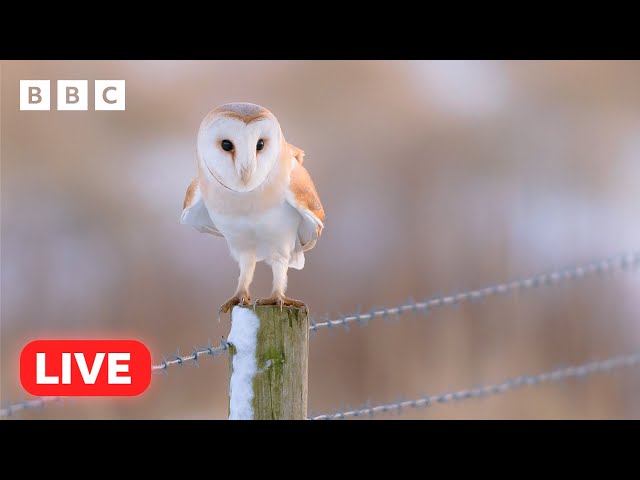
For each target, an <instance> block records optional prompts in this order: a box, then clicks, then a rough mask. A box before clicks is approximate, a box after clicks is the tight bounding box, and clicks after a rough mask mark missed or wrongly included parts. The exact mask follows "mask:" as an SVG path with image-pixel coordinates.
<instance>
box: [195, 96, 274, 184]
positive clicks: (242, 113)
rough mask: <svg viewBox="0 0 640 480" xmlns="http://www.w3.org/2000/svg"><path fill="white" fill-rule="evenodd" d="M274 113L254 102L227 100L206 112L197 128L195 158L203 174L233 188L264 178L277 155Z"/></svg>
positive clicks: (260, 181)
mask: <svg viewBox="0 0 640 480" xmlns="http://www.w3.org/2000/svg"><path fill="white" fill-rule="evenodd" d="M281 142H282V131H281V130H280V124H279V123H278V120H277V119H276V117H275V116H274V115H273V114H272V113H271V112H270V111H269V110H267V109H266V108H264V107H261V106H260V105H255V104H253V103H227V104H225V105H221V106H219V107H218V108H216V109H215V110H212V111H211V112H209V114H208V115H207V116H206V117H205V119H204V120H203V121H202V124H201V125H200V130H199V132H198V141H197V149H198V161H199V163H200V166H201V168H202V170H203V172H204V174H205V175H210V176H211V177H213V178H212V179H211V180H212V181H214V180H216V181H217V182H219V183H220V184H222V185H223V186H224V187H226V188H228V189H230V190H233V191H235V192H239V193H242V192H250V191H252V190H255V189H256V188H258V187H259V186H260V185H262V183H263V182H264V181H265V180H266V179H267V177H268V176H269V173H270V172H271V171H272V169H273V167H274V166H275V165H276V163H277V161H278V158H279V156H280V148H281Z"/></svg>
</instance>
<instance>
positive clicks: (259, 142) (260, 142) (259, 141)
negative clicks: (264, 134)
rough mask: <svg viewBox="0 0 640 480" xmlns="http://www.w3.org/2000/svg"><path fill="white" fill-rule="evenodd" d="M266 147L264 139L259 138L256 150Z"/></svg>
mask: <svg viewBox="0 0 640 480" xmlns="http://www.w3.org/2000/svg"><path fill="white" fill-rule="evenodd" d="M263 148H264V140H263V139H260V140H258V144H257V145H256V150H262V149H263Z"/></svg>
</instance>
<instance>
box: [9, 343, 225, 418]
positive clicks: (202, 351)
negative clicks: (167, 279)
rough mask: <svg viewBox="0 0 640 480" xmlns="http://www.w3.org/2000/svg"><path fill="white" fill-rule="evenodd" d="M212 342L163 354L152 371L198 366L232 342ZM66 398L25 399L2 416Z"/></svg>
mask: <svg viewBox="0 0 640 480" xmlns="http://www.w3.org/2000/svg"><path fill="white" fill-rule="evenodd" d="M210 343H211V342H208V343H207V346H206V347H194V348H193V351H192V352H191V353H189V354H187V355H180V350H178V351H177V353H175V354H171V355H168V356H162V363H158V364H157V365H152V366H151V372H152V373H153V372H157V371H161V372H163V373H166V372H167V370H168V368H169V367H176V366H179V367H182V366H183V365H186V364H189V363H191V364H193V365H196V366H198V359H199V358H200V357H202V356H203V355H207V356H211V357H217V356H219V355H222V354H223V353H224V352H226V351H227V350H229V345H230V344H229V342H227V341H226V340H225V339H224V338H222V339H221V340H220V345H219V346H217V347H214V346H211V345H210ZM65 398H68V397H60V396H50V397H38V398H34V399H31V400H23V401H21V402H18V403H15V404H13V405H10V406H8V407H6V408H3V409H0V418H5V417H11V416H12V415H14V414H15V413H18V412H22V411H25V410H38V409H41V408H44V407H46V406H48V405H51V404H55V403H60V402H61V401H62V400H64V399H65Z"/></svg>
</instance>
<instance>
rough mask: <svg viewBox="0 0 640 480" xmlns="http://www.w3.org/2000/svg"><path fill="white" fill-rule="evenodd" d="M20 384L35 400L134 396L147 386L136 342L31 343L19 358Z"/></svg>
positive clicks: (147, 361) (144, 360) (147, 365)
mask: <svg viewBox="0 0 640 480" xmlns="http://www.w3.org/2000/svg"><path fill="white" fill-rule="evenodd" d="M20 382H21V383H22V386H23V387H24V389H25V390H26V391H27V392H29V393H30V394H32V395H36V396H63V397H72V396H75V397H77V396H135V395H140V394H141V393H142V392H144V391H145V390H146V389H147V387H148V386H149V384H150V383H151V354H150V353H149V349H147V347H146V346H144V345H143V344H142V343H140V342H138V341H137V340H35V341H33V342H31V343H29V344H27V346H25V347H24V348H23V349H22V353H21V354H20Z"/></svg>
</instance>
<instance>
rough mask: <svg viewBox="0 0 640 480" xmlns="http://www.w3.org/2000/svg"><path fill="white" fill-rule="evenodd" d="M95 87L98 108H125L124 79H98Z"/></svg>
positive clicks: (96, 107) (96, 106)
mask: <svg viewBox="0 0 640 480" xmlns="http://www.w3.org/2000/svg"><path fill="white" fill-rule="evenodd" d="M95 87H96V88H95V109H96V110H124V99H125V81H124V80H96V84H95Z"/></svg>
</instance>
